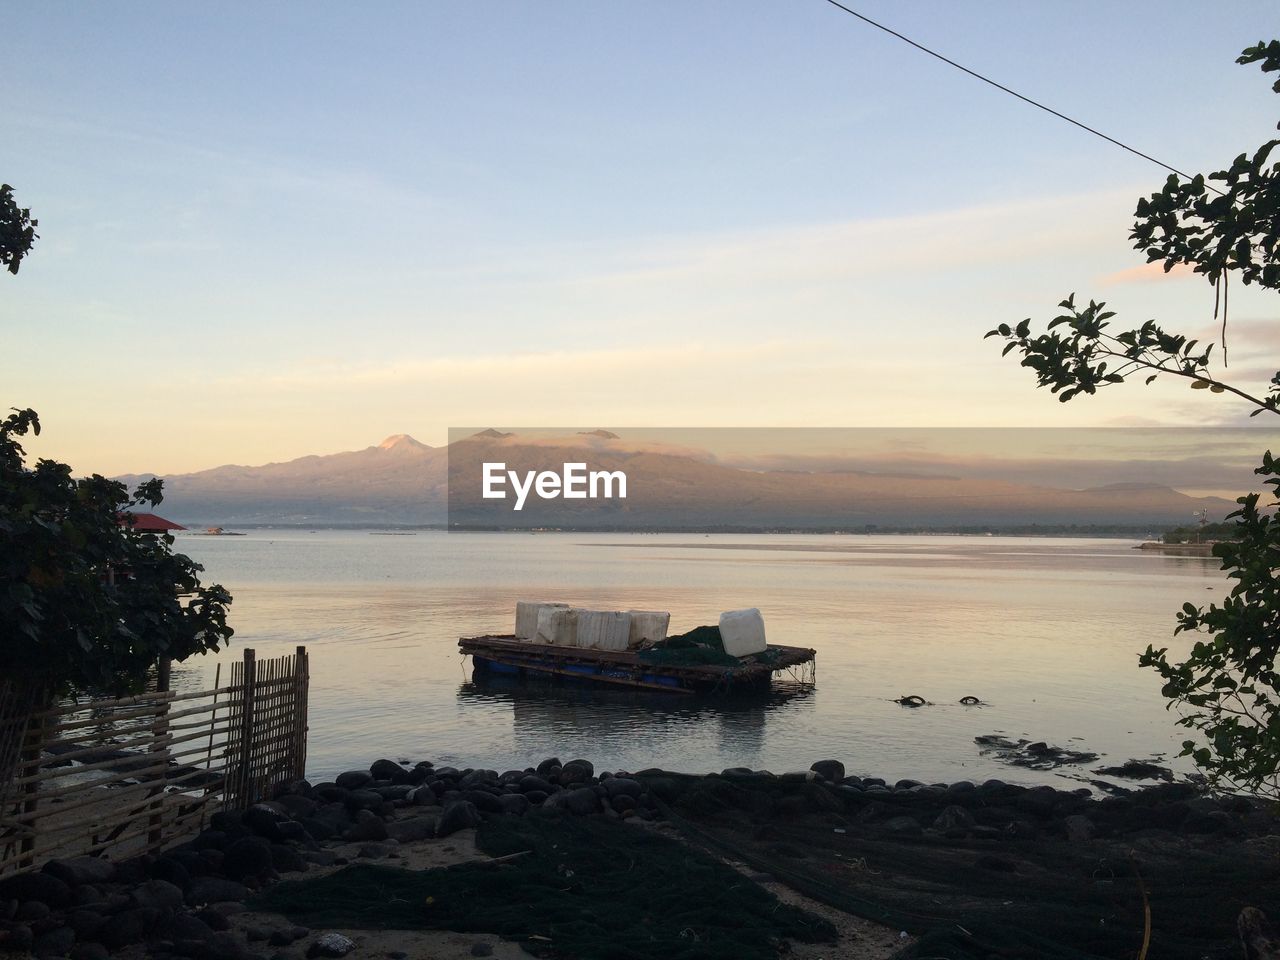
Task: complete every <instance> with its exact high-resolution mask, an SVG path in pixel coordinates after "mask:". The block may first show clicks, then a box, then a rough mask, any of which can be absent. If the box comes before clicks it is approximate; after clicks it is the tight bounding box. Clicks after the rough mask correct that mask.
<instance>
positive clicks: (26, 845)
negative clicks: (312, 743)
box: [0, 647, 309, 875]
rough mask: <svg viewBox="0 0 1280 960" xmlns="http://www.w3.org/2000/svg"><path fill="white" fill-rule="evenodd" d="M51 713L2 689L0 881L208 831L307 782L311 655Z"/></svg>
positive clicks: (248, 654)
mask: <svg viewBox="0 0 1280 960" xmlns="http://www.w3.org/2000/svg"><path fill="white" fill-rule="evenodd" d="M220 681H221V668H219V671H218V677H217V679H215V681H214V686H213V687H212V688H211V689H208V690H199V691H195V692H182V693H178V692H174V691H172V690H159V691H155V692H149V693H144V694H140V695H138V696H133V697H123V698H118V699H102V698H97V699H87V700H79V701H71V702H65V703H60V704H58V705H56V706H52V707H49V706H47V705H46V704H47V699H46V698H44V697H42V696H41V691H39V690H38V689H32V685H31V684H26V685H23V684H21V683H19V682H18V681H14V680H11V679H10V680H0V875H6V874H8V873H15V872H20V871H23V870H28V869H32V868H34V867H37V866H39V865H40V864H42V863H43V862H45V861H46V860H50V859H53V858H58V857H69V856H78V855H92V856H110V857H112V858H113V859H119V858H123V857H127V856H133V855H135V854H138V853H143V852H146V851H150V850H155V849H158V848H160V847H162V846H164V845H166V844H168V843H170V842H172V841H173V840H175V839H177V838H178V837H181V836H185V835H187V834H190V833H192V832H195V831H196V830H199V829H201V828H202V826H203V824H204V822H205V819H206V817H207V815H208V814H209V813H211V812H212V811H214V810H217V809H225V808H232V809H242V808H244V807H247V806H248V805H250V804H251V803H254V802H255V801H257V800H258V799H261V798H262V797H264V796H267V795H269V792H270V790H271V789H272V787H274V786H275V785H276V784H278V783H281V782H284V781H287V780H291V779H298V778H300V777H302V776H303V770H304V765H305V762H306V737H307V696H308V685H309V674H308V657H307V652H306V649H305V648H304V647H298V649H297V652H296V653H294V654H290V655H288V656H284V657H277V658H275V659H271V660H264V661H261V662H258V661H257V660H256V658H255V656H254V651H253V650H246V651H245V652H244V659H243V661H241V662H239V663H236V664H233V665H232V670H231V682H230V683H229V684H227V685H226V686H220V685H219V684H220Z"/></svg>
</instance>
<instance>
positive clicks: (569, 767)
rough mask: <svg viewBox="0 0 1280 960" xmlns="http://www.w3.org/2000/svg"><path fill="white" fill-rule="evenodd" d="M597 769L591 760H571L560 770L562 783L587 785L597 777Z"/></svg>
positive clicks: (565, 784)
mask: <svg viewBox="0 0 1280 960" xmlns="http://www.w3.org/2000/svg"><path fill="white" fill-rule="evenodd" d="M595 772H596V768H595V766H594V765H593V764H592V763H591V761H590V760H570V761H569V762H568V763H566V764H565V765H564V766H563V767H561V768H560V783H561V784H563V785H564V786H566V787H567V786H569V784H571V783H586V782H587V781H588V780H590V779H591V778H592V777H593V776H595Z"/></svg>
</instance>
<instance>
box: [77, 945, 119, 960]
mask: <svg viewBox="0 0 1280 960" xmlns="http://www.w3.org/2000/svg"><path fill="white" fill-rule="evenodd" d="M67 956H68V957H69V958H70V960H111V951H110V950H108V949H107V948H106V947H104V946H103V945H102V944H100V943H92V942H90V943H77V944H76V945H75V946H74V947H72V948H71V952H70V953H69V954H67Z"/></svg>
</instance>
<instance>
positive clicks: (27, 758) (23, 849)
mask: <svg viewBox="0 0 1280 960" xmlns="http://www.w3.org/2000/svg"><path fill="white" fill-rule="evenodd" d="M33 702H34V703H35V704H36V707H35V709H34V710H33V711H32V712H33V713H38V714H39V716H31V717H28V718H27V725H26V726H27V729H26V732H25V733H24V734H23V738H22V760H21V762H20V763H19V765H18V776H19V777H20V778H21V779H23V780H30V781H31V782H29V783H27V784H25V785H24V786H23V788H22V794H23V799H22V822H23V825H24V826H26V827H28V828H30V832H29V833H26V834H25V835H24V836H23V838H22V843H21V844H20V846H19V855H18V869H19V870H25V869H26V868H28V867H30V866H32V865H33V864H34V863H35V858H36V836H37V833H36V828H35V826H34V825H33V823H32V819H33V817H34V814H35V812H36V808H37V807H39V805H40V797H39V794H40V784H39V783H37V782H35V781H34V777H35V776H36V774H38V773H39V772H40V755H41V753H42V749H41V748H42V747H43V746H44V733H45V730H44V728H45V723H46V722H47V721H46V719H45V717H44V709H43V704H44V700H43V698H39V697H38V698H35V699H34V700H33Z"/></svg>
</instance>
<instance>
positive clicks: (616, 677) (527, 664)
mask: <svg viewBox="0 0 1280 960" xmlns="http://www.w3.org/2000/svg"><path fill="white" fill-rule="evenodd" d="M458 649H459V650H461V651H462V653H463V654H465V655H468V656H470V657H471V658H472V661H473V663H474V664H475V667H476V669H477V670H491V671H493V672H496V673H507V674H519V675H528V674H532V675H535V676H536V675H543V676H555V677H564V678H568V679H574V680H594V681H599V682H602V683H612V684H616V685H620V686H627V687H638V688H641V689H647V690H660V691H663V692H664V693H695V692H697V691H700V690H715V689H760V688H766V689H767V688H768V687H769V685H770V683H771V681H772V678H773V674H774V673H775V672H777V671H780V670H784V671H790V672H793V673H794V671H795V668H797V667H808V668H809V669H808V671H807V672H808V678H807V679H803V680H798V681H797V682H800V683H804V684H808V685H812V683H813V680H812V673H813V670H812V665H813V664H814V661H815V658H816V656H817V654H816V652H815V651H814V650H812V649H810V648H808V647H787V646H778V645H775V644H770V645H769V651H770V652H771V654H772V655H771V657H770V660H769V661H768V662H760V661H757V660H756V659H755V658H754V657H743V658H741V659H740V660H739V662H738V665H737V666H724V665H720V664H687V665H686V664H670V663H650V662H648V661H646V660H642V659H641V658H640V657H639V656H637V655H636V653H635V652H634V651H630V650H628V651H617V652H615V651H611V650H593V649H587V648H582V647H561V646H554V645H552V644H546V643H534V642H532V641H530V640H519V639H517V638H516V637H515V636H513V635H511V634H506V635H500V636H495V635H490V636H482V637H462V638H460V639H459V640H458Z"/></svg>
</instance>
